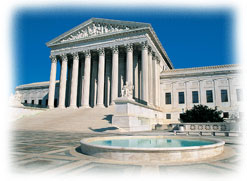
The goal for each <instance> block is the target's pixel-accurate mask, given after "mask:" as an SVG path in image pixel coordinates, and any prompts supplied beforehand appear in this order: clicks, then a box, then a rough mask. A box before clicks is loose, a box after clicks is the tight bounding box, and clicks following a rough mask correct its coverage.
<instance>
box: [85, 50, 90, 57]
mask: <svg viewBox="0 0 247 181" xmlns="http://www.w3.org/2000/svg"><path fill="white" fill-rule="evenodd" d="M83 53H84V54H85V57H91V52H90V50H85V51H83Z"/></svg>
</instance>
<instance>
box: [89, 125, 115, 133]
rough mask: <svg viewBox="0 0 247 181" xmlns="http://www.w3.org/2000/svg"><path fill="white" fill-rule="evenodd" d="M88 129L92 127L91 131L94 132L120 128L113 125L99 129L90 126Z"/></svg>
mask: <svg viewBox="0 0 247 181" xmlns="http://www.w3.org/2000/svg"><path fill="white" fill-rule="evenodd" d="M88 129H90V130H91V131H94V132H104V131H109V130H117V129H118V128H117V127H113V126H112V127H106V128H99V129H93V128H91V127H89V128H88Z"/></svg>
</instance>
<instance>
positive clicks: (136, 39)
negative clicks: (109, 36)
mask: <svg viewBox="0 0 247 181" xmlns="http://www.w3.org/2000/svg"><path fill="white" fill-rule="evenodd" d="M143 41H147V37H146V36H145V35H136V36H131V37H124V38H118V39H113V40H110V41H106V42H100V43H94V44H85V45H81V46H74V47H66V48H60V49H56V50H51V55H61V54H70V53H72V52H83V51H85V50H97V49H99V48H111V47H114V46H123V45H126V44H129V43H133V44H140V43H141V42H143Z"/></svg>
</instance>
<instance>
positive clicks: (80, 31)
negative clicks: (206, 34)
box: [46, 18, 173, 68]
mask: <svg viewBox="0 0 247 181" xmlns="http://www.w3.org/2000/svg"><path fill="white" fill-rule="evenodd" d="M134 34H136V35H137V34H138V35H140V34H141V35H142V36H143V35H144V36H150V40H151V41H153V42H151V44H152V45H154V46H157V47H152V48H154V50H155V51H157V50H158V51H159V52H158V54H160V55H159V57H160V58H161V57H162V58H161V60H162V61H163V59H164V61H166V62H167V64H168V66H169V67H170V68H173V65H172V63H171V61H170V59H169V57H168V56H167V54H166V51H165V49H164V48H163V47H162V44H161V42H160V41H159V39H158V37H157V35H156V33H155V31H154V30H153V28H152V26H151V25H150V24H149V23H140V22H134V21H121V20H112V19H103V18H91V19H89V20H87V21H85V22H83V23H82V24H80V25H78V26H76V27H74V28H72V29H71V30H69V31H67V32H65V33H63V34H61V35H60V36H58V37H56V38H54V39H52V40H51V41H49V42H47V43H46V45H47V46H48V47H50V48H52V51H53V50H57V49H64V48H67V47H71V45H76V44H77V45H82V44H87V43H88V42H91V43H93V42H94V41H95V40H99V41H102V40H103V39H105V38H107V39H108V40H110V39H111V40H113V39H114V38H117V37H119V36H130V35H134ZM127 38H128V37H127ZM114 41H115V42H116V43H117V42H118V41H126V38H118V39H115V40H114ZM142 41H143V40H142ZM149 43H150V42H149ZM56 55H57V53H56Z"/></svg>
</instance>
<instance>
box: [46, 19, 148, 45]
mask: <svg viewBox="0 0 247 181" xmlns="http://www.w3.org/2000/svg"><path fill="white" fill-rule="evenodd" d="M95 20H96V21H97V20H103V21H104V20H105V21H112V22H114V23H117V22H119V23H120V22H125V23H129V24H132V25H134V24H138V23H139V24H143V25H146V26H147V27H151V25H150V24H149V23H143V22H133V21H124V20H113V19H106V18H94V17H93V18H90V19H88V20H87V21H85V22H83V23H81V24H79V25H77V26H76V27H74V28H72V29H70V30H68V31H66V32H64V33H63V34H61V35H59V36H58V37H56V38H54V39H52V40H50V41H49V42H47V43H46V46H48V47H51V45H50V44H51V42H54V41H56V40H58V39H60V38H62V37H64V36H65V35H67V34H69V33H72V32H73V31H76V30H77V29H79V28H80V27H81V26H85V25H87V24H89V23H91V22H93V21H95Z"/></svg>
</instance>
